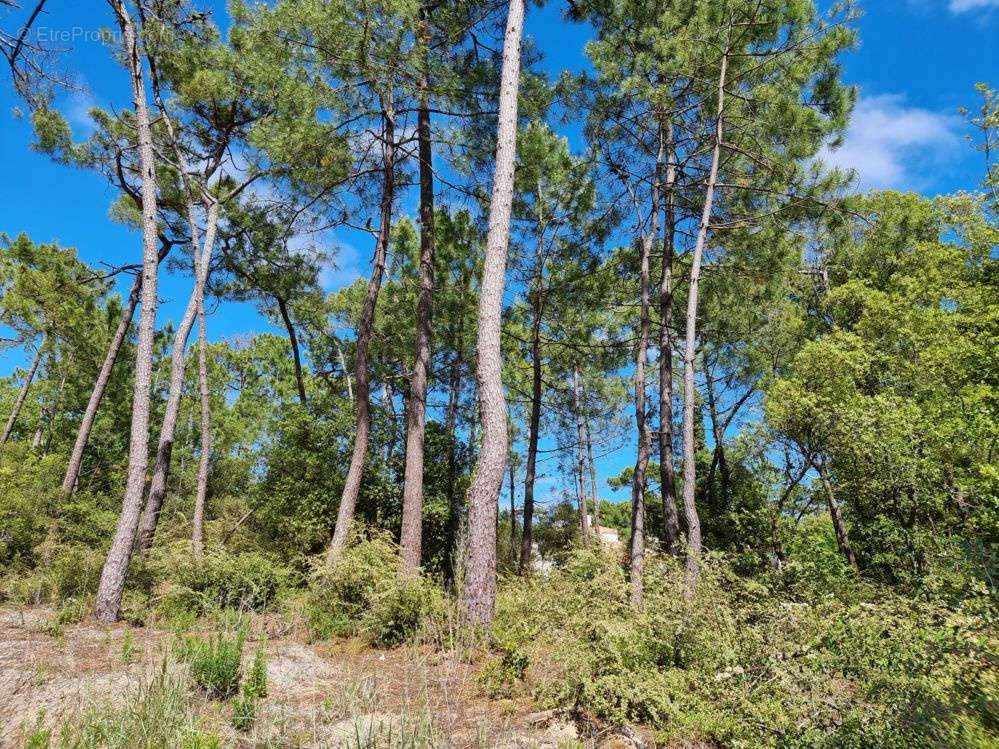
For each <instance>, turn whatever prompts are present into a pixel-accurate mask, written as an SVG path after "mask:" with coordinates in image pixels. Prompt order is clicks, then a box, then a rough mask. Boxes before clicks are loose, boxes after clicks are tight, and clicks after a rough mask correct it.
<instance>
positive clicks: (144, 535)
mask: <svg viewBox="0 0 999 749" xmlns="http://www.w3.org/2000/svg"><path fill="white" fill-rule="evenodd" d="M189 211H191V212H192V216H191V218H190V224H191V244H192V248H193V253H194V258H195V260H194V267H195V274H194V275H195V278H194V288H193V289H192V291H191V297H190V299H188V302H187V308H186V309H185V310H184V316H183V317H182V318H181V320H180V325H179V326H178V327H177V333H176V334H175V335H174V339H173V350H172V352H171V355H170V390H169V392H168V394H167V402H166V407H165V408H164V411H163V423H162V425H161V426H160V437H159V443H158V445H157V448H156V464H155V466H154V468H153V477H152V480H151V481H150V482H149V495H148V496H147V497H146V506H145V510H144V511H143V513H142V523H141V524H140V526H139V535H138V538H137V539H136V541H135V550H136V551H137V552H138V553H140V554H142V553H145V552H146V551H148V550H149V547H150V546H151V545H152V543H153V538H154V536H155V535H156V526H157V524H158V523H159V519H160V511H161V510H162V509H163V498H164V497H165V496H166V484H167V479H168V478H169V476H170V458H171V456H172V455H173V444H174V438H175V436H176V432H177V416H178V414H179V413H180V400H181V396H182V395H183V394H184V371H185V369H186V366H187V356H186V354H187V341H188V338H190V335H191V329H192V328H193V327H194V322H195V319H196V318H197V316H198V305H199V301H200V300H201V299H202V298H203V296H204V293H205V284H206V283H207V281H208V272H209V270H210V269H211V262H212V251H213V248H214V245H215V232H216V229H217V227H218V216H219V204H218V202H217V201H213V202H212V204H211V206H210V207H209V209H208V218H207V221H206V225H205V236H204V241H203V243H201V247H200V249H199V247H198V245H199V237H198V232H197V225H196V223H195V221H194V217H193V205H192V206H190V207H189Z"/></svg>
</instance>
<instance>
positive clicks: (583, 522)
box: [572, 368, 590, 549]
mask: <svg viewBox="0 0 999 749" xmlns="http://www.w3.org/2000/svg"><path fill="white" fill-rule="evenodd" d="M572 397H573V411H574V412H575V416H576V459H577V464H578V471H579V522H580V529H581V530H582V532H583V548H586V549H589V548H590V512H589V510H588V509H587V508H586V454H585V453H584V452H583V450H584V447H583V446H584V444H585V442H586V437H585V434H584V432H583V413H582V411H583V408H582V403H581V402H580V397H579V369H578V368H574V369H573V370H572Z"/></svg>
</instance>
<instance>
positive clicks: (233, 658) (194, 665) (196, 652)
mask: <svg viewBox="0 0 999 749" xmlns="http://www.w3.org/2000/svg"><path fill="white" fill-rule="evenodd" d="M245 640H246V629H245V628H241V629H240V630H239V631H238V632H237V633H235V635H232V634H226V633H219V634H217V635H215V636H213V637H210V638H209V639H207V640H202V639H198V638H190V639H189V640H188V647H187V648H186V651H187V652H185V653H184V655H186V656H187V659H188V660H189V661H190V664H191V678H193V679H194V681H195V682H197V684H198V685H199V686H201V688H202V689H204V690H205V692H206V693H207V694H208V696H209V697H211V698H212V699H216V700H227V699H229V698H230V697H232V696H233V695H235V694H236V692H237V691H238V690H239V680H240V675H241V670H240V662H241V661H242V658H243V643H244V641H245Z"/></svg>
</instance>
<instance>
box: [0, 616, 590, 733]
mask: <svg viewBox="0 0 999 749" xmlns="http://www.w3.org/2000/svg"><path fill="white" fill-rule="evenodd" d="M53 616H54V613H53V612H52V611H50V610H46V609H30V610H27V611H24V612H17V611H0V694H3V695H5V697H4V699H3V700H0V746H3V747H14V746H19V745H21V744H22V743H23V741H24V737H25V736H26V735H27V733H28V732H29V731H30V730H31V729H33V728H34V727H35V726H36V723H38V722H39V721H40V725H42V726H44V727H45V728H49V729H53V736H54V737H58V735H59V730H60V727H62V726H65V725H72V724H74V722H77V723H78V722H80V721H81V720H86V719H94V718H95V716H96V717H100V716H102V715H111V714H113V713H114V711H115V710H122V709H125V710H126V711H131V712H136V711H135V709H134V707H125V706H127V705H134V701H135V700H136V695H137V694H139V695H141V694H142V693H143V691H142V690H143V689H147V686H148V685H149V684H151V683H153V681H154V680H155V679H156V678H157V675H158V674H161V673H162V672H163V671H164V669H165V670H166V672H167V673H168V674H169V675H171V677H173V676H175V677H176V678H177V679H180V680H183V679H185V678H186V670H185V667H184V666H183V665H180V664H178V663H177V662H176V659H175V658H173V657H172V656H171V643H172V642H173V640H174V635H173V634H172V633H170V632H168V631H166V630H162V629H157V628H155V627H142V628H130V627H127V626H126V625H116V626H113V627H104V626H101V625H98V624H96V623H94V622H90V621H87V622H83V623H80V624H71V625H64V626H62V627H61V628H55V627H52V626H50V625H49V624H48V623H49V622H51V621H52V618H53ZM297 635H298V633H297V632H296V630H295V628H294V627H291V628H289V627H285V626H283V625H282V624H281V622H280V621H278V620H277V619H275V618H274V617H259V618H254V620H253V621H252V625H251V634H250V637H249V639H248V641H247V645H246V648H245V650H244V659H246V662H245V663H244V669H245V668H247V667H248V666H249V661H250V659H252V657H253V653H254V651H255V649H256V642H255V640H256V639H259V638H261V637H263V636H266V637H267V671H268V688H269V691H268V697H267V698H266V699H265V700H264V701H263V702H262V703H261V705H260V708H259V710H258V717H257V721H256V723H255V725H254V727H253V729H252V730H251V731H250V732H249V733H248V734H240V733H237V732H236V731H235V730H233V729H232V728H231V727H230V726H229V725H228V706H223V705H219V704H218V703H213V702H212V701H211V700H209V699H207V697H205V696H204V695H203V694H201V693H200V692H199V691H198V690H197V689H194V688H192V689H190V696H189V697H186V698H185V699H186V708H185V710H186V711H187V712H188V713H189V715H186V716H185V718H184V720H186V721H188V722H189V723H190V724H191V725H195V726H200V727H201V730H203V731H204V732H205V733H206V734H210V735H214V736H218V737H219V738H220V739H221V745H222V746H303V747H305V746H316V747H319V746H348V745H349V746H353V747H357V746H359V745H361V746H364V745H366V746H372V747H373V746H379V747H381V746H386V747H388V746H392V747H396V746H398V747H403V746H405V747H430V746H434V747H489V746H530V745H532V744H533V745H535V746H550V747H556V746H560V745H561V746H567V745H571V742H568V741H567V739H566V736H567V734H566V733H565V731H564V730H563V728H562V727H559V726H557V725H556V726H555V727H554V728H552V727H551V726H546V725H538V724H537V723H536V720H535V719H534V717H533V716H532V713H533V712H534V710H535V709H536V708H535V707H534V706H533V705H532V704H531V703H530V701H529V700H528V699H526V698H522V699H514V700H510V699H507V700H489V699H487V698H486V697H485V696H484V695H483V694H482V693H481V690H480V689H479V688H478V687H477V685H476V679H475V677H476V674H477V672H478V668H479V665H478V663H477V662H475V661H474V660H473V659H469V658H468V657H459V656H458V655H456V654H455V653H450V652H442V651H439V650H437V649H434V648H432V647H429V646H406V647H401V648H397V649H393V650H373V649H371V648H369V647H367V646H366V645H365V644H364V643H363V642H361V641H360V640H353V639H352V640H343V641H337V642H330V643H312V644H309V643H307V642H305V641H304V640H303V639H301V638H300V637H299V636H297ZM184 683H185V684H186V683H187V682H184ZM130 701H131V702H130ZM95 706H96V709H95ZM87 716H90V717H89V718H88V717H87ZM364 716H367V717H364ZM371 716H381V718H380V719H379V720H377V721H375V720H374V719H372V718H371ZM385 716H388V717H385ZM359 717H361V718H363V719H362V722H361V723H360V724H358V726H360V728H361V729H364V728H365V727H367V728H368V729H369V730H368V733H369V734H371V736H370V738H371V740H370V741H368V740H360V741H359V740H358V736H360V735H361V734H364V730H358V728H357V726H355V724H354V722H356V721H357V720H358V718H359ZM365 720H366V721H367V723H365V722H364V721H365ZM372 724H377V725H381V724H384V725H385V728H386V730H385V731H381V729H377V730H376V729H371V725H372ZM185 725H187V723H185ZM559 731H562V733H559ZM348 733H352V734H357V735H356V736H354V738H353V739H351V740H347V739H345V738H344V737H345V736H346V735H347V734H348ZM376 734H377V735H376Z"/></svg>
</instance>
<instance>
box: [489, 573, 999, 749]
mask: <svg viewBox="0 0 999 749" xmlns="http://www.w3.org/2000/svg"><path fill="white" fill-rule="evenodd" d="M823 569H825V570H828V569H829V567H828V566H826V567H824V568H823ZM830 579H832V580H835V584H834V585H830V586H829V587H828V588H825V587H823V585H822V584H820V583H819V582H817V581H818V580H822V581H829V580H830ZM683 581H684V572H683V567H682V563H681V562H680V561H678V560H675V559H673V558H671V557H666V558H662V557H652V558H650V559H649V560H648V561H647V565H646V582H645V606H644V610H643V611H641V612H636V611H634V610H633V609H632V608H631V607H630V606H629V604H628V586H627V583H626V580H625V577H624V574H623V570H622V568H621V566H620V565H619V563H617V562H616V561H615V560H613V559H610V558H605V557H602V556H601V555H599V554H584V553H577V554H574V555H572V556H570V557H569V558H567V560H566V561H565V563H564V565H562V566H560V567H558V568H556V569H555V570H553V571H551V572H550V573H547V574H545V575H538V576H536V577H535V578H534V579H526V580H525V579H520V578H517V579H512V580H507V581H503V583H502V584H501V586H500V589H499V594H498V597H497V609H496V618H495V620H494V623H493V626H492V630H491V631H492V636H493V639H494V642H495V643H497V645H496V646H495V647H497V648H498V649H499V652H500V654H501V655H500V657H499V658H497V659H495V660H494V661H492V662H490V663H489V664H487V666H486V668H485V669H484V671H483V673H482V674H481V675H480V677H479V683H480V685H481V686H483V688H485V689H486V690H487V691H490V692H491V693H493V694H497V695H499V694H509V693H510V691H511V689H512V686H513V684H514V683H515V677H516V674H517V671H518V668H517V667H519V665H521V664H522V663H523V661H522V660H518V661H517V662H514V660H513V657H514V656H517V657H518V658H519V657H521V656H523V657H524V658H526V660H527V666H526V668H524V669H523V680H522V683H523V684H524V685H525V687H526V688H528V689H530V690H531V691H532V692H533V694H534V695H535V697H536V698H538V699H539V700H540V701H541V702H542V703H546V704H548V705H550V706H551V707H563V708H564V707H568V708H570V709H571V710H573V711H575V712H576V713H577V714H580V715H583V716H589V717H591V718H595V719H597V720H599V721H606V722H609V723H611V724H628V723H641V724H644V725H646V726H648V727H650V728H651V729H653V730H654V731H655V732H656V733H657V738H658V740H659V741H661V742H662V743H664V744H667V745H669V744H670V742H674V741H675V742H691V741H701V742H703V743H704V744H705V745H722V746H733V747H788V748H790V747H795V748H804V747H830V748H831V747H843V748H844V749H846V748H849V749H859V748H860V747H868V746H877V747H884V748H885V749H895V748H896V747H897V748H898V749H902V748H903V747H922V746H926V747H945V746H946V747H950V746H954V747H958V746H960V747H974V748H978V747H981V748H984V747H990V746H995V745H996V742H997V739H999V735H997V731H999V708H997V705H999V661H997V660H996V657H995V653H996V652H997V651H999V638H997V637H996V634H995V628H994V624H993V623H994V621H995V620H996V613H995V607H994V604H993V603H992V601H991V599H990V598H989V596H988V595H987V593H983V594H982V595H981V596H979V597H977V598H967V597H966V598H965V601H964V603H963V604H962V605H961V606H960V607H959V608H956V609H955V608H953V607H951V606H950V604H949V603H948V599H943V600H933V599H929V598H926V599H924V600H920V601H916V600H913V599H911V598H905V597H900V596H897V595H896V594H893V593H892V592H891V590H890V589H888V588H885V587H881V586H871V585H867V584H864V583H862V582H859V581H858V580H856V579H855V578H853V577H852V576H850V575H847V576H844V577H843V578H838V577H837V576H836V575H835V574H834V575H833V576H832V577H829V576H827V574H826V572H823V571H822V569H815V570H811V571H809V572H808V574H807V575H805V574H799V573H798V572H795V573H794V578H793V580H792V585H791V586H790V589H788V587H787V586H786V583H787V579H786V577H785V576H784V575H774V576H773V577H772V578H767V577H765V576H764V577H759V578H745V577H741V576H740V575H738V574H735V573H734V572H733V567H732V566H731V565H730V564H729V563H728V562H727V560H726V559H725V558H724V557H718V556H712V555H707V556H706V558H705V559H704V561H703V564H702V572H701V578H700V584H699V586H698V590H697V594H696V596H694V598H693V599H692V600H689V601H688V600H687V599H685V597H684V594H683ZM507 654H509V657H507ZM504 660H506V661H507V662H504Z"/></svg>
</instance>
